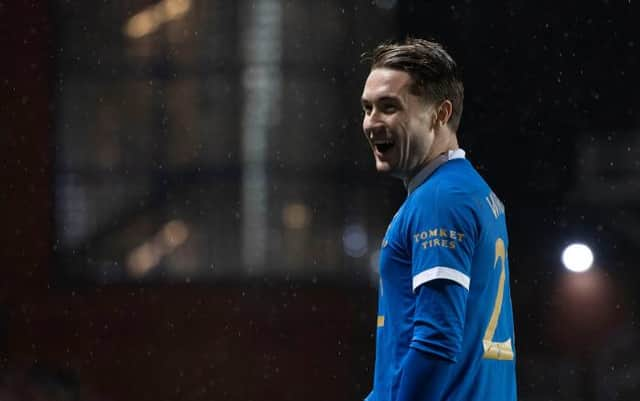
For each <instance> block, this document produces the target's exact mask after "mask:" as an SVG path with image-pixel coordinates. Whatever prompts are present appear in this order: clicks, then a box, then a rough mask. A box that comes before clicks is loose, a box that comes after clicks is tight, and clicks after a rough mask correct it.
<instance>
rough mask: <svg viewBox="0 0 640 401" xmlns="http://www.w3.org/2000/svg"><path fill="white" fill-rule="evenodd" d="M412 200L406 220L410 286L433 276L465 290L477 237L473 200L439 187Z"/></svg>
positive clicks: (469, 281) (434, 278) (459, 192)
mask: <svg viewBox="0 0 640 401" xmlns="http://www.w3.org/2000/svg"><path fill="white" fill-rule="evenodd" d="M422 195H423V196H420V197H418V198H417V199H415V200H414V207H413V208H412V212H411V213H410V215H409V220H408V235H409V236H410V238H408V241H410V244H411V246H410V249H411V269H412V287H413V291H414V292H415V291H416V289H417V288H418V287H419V286H421V285H422V284H425V283H428V282H430V281H432V280H436V279H447V280H451V281H454V282H455V283H457V284H459V285H461V286H462V287H464V288H466V289H467V290H469V286H470V283H471V271H470V270H471V260H472V257H473V250H474V248H475V246H476V243H477V241H478V236H479V228H478V227H479V225H478V217H477V214H476V212H475V210H474V206H473V205H474V203H473V199H472V198H471V197H470V196H469V194H467V193H465V192H464V191H460V190H458V191H455V190H451V189H447V188H443V187H442V186H441V187H439V188H436V190H435V191H434V192H433V193H425V194H422Z"/></svg>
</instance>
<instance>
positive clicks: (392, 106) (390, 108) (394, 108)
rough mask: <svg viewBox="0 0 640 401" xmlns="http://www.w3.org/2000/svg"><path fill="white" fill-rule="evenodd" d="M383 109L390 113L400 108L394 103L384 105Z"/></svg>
mask: <svg viewBox="0 0 640 401" xmlns="http://www.w3.org/2000/svg"><path fill="white" fill-rule="evenodd" d="M382 110H383V111H384V112H385V113H387V114H389V113H395V112H396V111H397V110H398V108H397V107H396V106H394V105H391V104H389V105H386V106H383V107H382Z"/></svg>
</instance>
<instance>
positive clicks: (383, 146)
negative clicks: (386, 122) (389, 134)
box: [373, 141, 393, 153]
mask: <svg viewBox="0 0 640 401" xmlns="http://www.w3.org/2000/svg"><path fill="white" fill-rule="evenodd" d="M373 146H375V148H376V150H377V151H378V152H380V153H385V152H387V151H388V150H389V149H391V148H392V147H393V142H392V141H376V142H374V144H373Z"/></svg>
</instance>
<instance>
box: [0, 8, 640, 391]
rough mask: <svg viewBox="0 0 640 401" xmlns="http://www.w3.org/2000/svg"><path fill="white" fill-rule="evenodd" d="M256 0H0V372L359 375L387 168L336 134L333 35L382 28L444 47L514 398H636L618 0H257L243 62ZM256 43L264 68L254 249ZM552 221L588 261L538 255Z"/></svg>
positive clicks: (312, 385) (355, 136) (13, 375)
mask: <svg viewBox="0 0 640 401" xmlns="http://www.w3.org/2000/svg"><path fill="white" fill-rule="evenodd" d="M258 3H260V2H258V1H256V2H252V1H241V2H237V3H236V2H219V3H216V5H215V6H214V5H204V3H202V2H194V3H193V7H192V10H191V11H190V12H189V14H187V16H186V17H185V18H183V19H182V20H176V21H173V22H170V23H168V24H167V25H166V26H164V27H160V29H159V30H158V31H157V32H156V33H153V34H151V35H149V37H148V38H146V39H141V40H137V41H135V40H130V39H128V38H126V37H125V36H124V35H123V33H122V25H123V24H124V21H126V20H127V18H129V17H131V16H132V15H133V14H135V13H136V12H138V11H140V10H142V9H144V8H145V7H146V6H149V4H151V3H149V2H143V1H131V2H125V1H121V2H115V3H95V4H94V3H86V4H75V3H73V4H72V3H68V2H64V1H56V2H52V3H46V2H29V1H27V2H24V1H14V2H0V22H1V23H0V29H1V35H0V43H1V44H2V53H3V57H2V62H1V63H0V72H1V75H0V78H1V81H0V86H1V87H2V90H1V91H0V93H1V99H0V121H1V123H0V127H1V128H0V152H1V153H2V155H1V157H0V161H1V163H2V164H1V165H0V174H1V177H2V181H1V182H2V190H1V191H0V202H1V209H0V210H2V216H1V217H2V221H3V222H4V223H5V224H4V227H3V229H2V230H0V233H1V234H0V235H1V237H0V241H1V243H2V245H1V246H0V251H1V252H2V253H1V254H0V260H2V263H3V270H2V271H3V273H4V274H3V276H4V279H3V280H2V285H1V286H0V353H1V368H2V383H1V388H0V398H1V399H8V400H13V399H18V400H22V399H25V400H26V399H47V400H48V399H53V400H75V399H82V400H85V399H86V400H93V399H97V400H133V399H138V400H140V399H145V400H146V399H148V400H151V399H153V400H155V399H167V400H169V399H170V400H294V399H296V400H298V399H307V400H316V399H317V400H326V399H334V400H357V399H362V398H363V397H364V396H365V395H366V394H367V393H368V391H369V388H370V385H371V377H372V367H373V352H374V340H375V339H374V324H373V323H374V321H375V315H376V310H375V308H376V297H377V295H376V279H375V263H371V262H370V260H375V248H376V244H377V242H378V241H379V238H381V236H382V234H383V232H384V229H385V227H386V224H387V222H388V220H389V219H390V217H391V216H392V215H393V213H394V212H395V209H396V208H397V207H398V206H399V205H400V203H401V202H402V200H403V198H404V192H403V189H402V186H401V185H400V184H399V183H398V182H395V181H393V180H391V179H389V178H383V177H377V176H376V175H375V173H374V172H373V163H372V160H371V156H370V155H369V153H368V150H367V148H366V145H365V143H364V140H363V139H362V138H361V134H360V118H361V116H360V111H359V105H358V102H359V94H360V91H361V87H362V84H363V82H364V79H365V77H366V73H367V68H366V65H363V64H361V63H360V62H359V58H360V54H361V53H362V52H364V51H367V50H370V49H371V48H372V47H373V46H374V45H375V44H377V43H378V42H379V41H380V40H384V39H394V38H401V37H404V36H405V35H414V36H420V37H428V38H434V39H436V40H439V41H442V42H443V43H444V44H445V45H446V47H447V48H448V49H449V50H450V52H451V53H452V55H453V56H454V58H455V59H456V60H457V61H458V62H459V64H461V65H462V66H463V70H464V78H465V95H466V98H465V110H464V113H463V119H462V126H461V130H460V133H459V138H460V142H461V144H462V147H463V148H464V149H465V150H466V151H467V157H468V158H469V159H470V160H471V161H472V163H473V164H474V165H475V166H476V167H477V168H478V169H479V170H480V172H481V173H482V174H483V175H484V176H485V177H486V179H487V181H488V182H489V183H490V184H491V185H492V187H493V188H494V190H495V192H496V193H498V194H499V196H500V197H501V198H502V200H503V201H504V203H505V205H506V207H507V217H508V223H509V230H510V249H509V252H510V264H511V286H512V297H513V304H514V312H515V318H516V335H517V338H516V341H517V343H516V349H517V353H518V380H519V383H518V384H519V393H520V399H521V400H630V401H631V400H637V399H638V398H640V389H639V388H638V383H639V382H640V373H638V372H640V369H639V368H640V360H639V359H640V358H639V354H638V353H637V349H638V342H639V341H638V340H639V338H640V337H639V334H640V333H639V331H638V321H637V314H638V297H637V290H638V282H639V281H638V274H637V271H636V269H637V260H638V258H637V256H636V252H635V251H636V250H637V248H638V245H640V228H639V227H640V214H639V213H638V212H639V205H640V178H639V177H640V176H639V173H640V118H639V115H638V106H639V103H640V100H639V98H638V94H637V90H638V88H639V87H640V85H639V74H638V58H639V55H640V52H639V51H638V46H639V45H640V43H639V39H640V35H638V34H637V26H636V25H637V22H636V21H637V19H638V17H640V13H639V12H638V11H639V10H638V6H637V4H636V2H633V1H620V2H614V1H603V2H577V1H575V2H547V1H542V2H535V3H534V2H527V3H525V2H503V3H500V2H498V3H492V4H491V5H488V4H485V3H482V2H474V1H466V2H463V3H460V4H456V5H452V4H446V3H444V2H434V1H430V2H417V1H397V2H396V1H376V2H366V1H359V2H355V3H352V2H340V1H337V0H336V1H322V2H314V3H313V4H311V3H303V2H293V1H289V2H286V1H282V2H269V1H266V3H269V4H279V7H280V10H281V12H280V14H278V15H279V17H278V18H279V19H276V23H277V24H279V25H277V27H279V28H277V29H276V30H277V31H278V32H280V34H276V35H275V39H274V40H275V41H277V43H279V48H280V49H281V50H280V53H279V54H280V56H279V58H277V60H276V61H273V60H271V59H269V60H267V61H266V62H265V61H264V60H260V59H258V60H257V61H256V60H255V59H253V58H252V57H251V56H250V55H249V56H248V55H247V54H251V51H247V50H246V45H247V43H248V42H250V41H251V38H252V36H250V35H249V34H247V32H250V27H252V26H257V25H259V24H256V20H252V19H251V17H250V16H249V15H251V13H252V11H251V10H255V9H256V7H259V4H258ZM263 3H264V2H263ZM258 9H259V8H258ZM259 10H260V9H259ZM256 15H261V14H260V12H258V13H256ZM261 21H262V20H261ZM265 21H266V22H265ZM262 22H263V23H265V24H268V23H273V21H271V22H269V20H264V21H262ZM196 31H197V34H196ZM185 38H188V39H185ZM247 38H249V39H247ZM256 38H258V39H256V40H260V38H261V36H260V35H257V36H256ZM265 43H267V42H265ZM267 44H268V43H267ZM257 45H258V46H263V45H265V44H264V43H262V44H261V43H258V44H257ZM271 45H273V43H271ZM256 62H257V63H258V64H260V63H266V64H268V65H269V66H271V67H274V66H275V67H274V68H273V69H271V70H269V69H267V72H268V73H269V74H272V75H269V79H270V80H271V81H270V82H271V83H273V82H277V83H278V86H276V92H274V93H276V94H277V96H275V97H268V98H267V99H268V101H269V104H276V105H277V107H276V108H275V111H274V110H271V111H269V114H268V115H269V116H268V119H267V123H266V126H265V127H266V128H265V129H264V132H265V135H266V139H267V141H268V150H267V151H266V152H265V154H264V156H265V160H264V161H263V162H262V164H259V166H258V167H259V169H262V170H264V171H265V174H266V177H267V178H266V182H267V185H266V186H265V187H264V188H266V189H265V191H266V192H265V193H264V194H263V195H261V196H263V198H260V199H261V201H260V202H259V203H260V205H262V209H260V210H262V211H258V212H255V213H258V214H257V216H261V217H260V218H262V219H263V221H264V223H265V225H264V227H266V228H264V231H263V234H262V235H263V237H262V238H263V240H264V244H263V253H262V254H260V256H261V257H260V258H259V260H260V261H262V262H260V263H257V264H256V263H255V262H251V261H247V260H245V259H243V254H244V250H245V249H249V248H246V243H247V235H249V234H247V232H246V231H243V230H244V229H243V227H246V222H247V220H248V218H247V217H246V216H247V215H248V214H249V213H254V211H251V212H250V211H249V210H248V209H247V206H246V205H245V204H243V188H244V187H242V182H244V181H243V180H247V175H246V172H247V171H250V167H249V165H248V164H247V162H246V160H245V159H244V156H243V150H242V149H244V148H243V141H246V137H245V136H243V135H244V134H243V133H246V132H247V130H248V128H247V123H246V121H254V120H257V117H255V113H258V111H257V110H256V109H253V108H251V109H249V108H248V107H247V105H252V104H253V105H254V106H255V105H256V104H258V105H261V104H263V103H261V102H260V101H255V100H254V103H251V101H252V100H251V99H252V96H253V95H252V92H251V90H250V89H247V84H246V81H245V80H244V79H245V78H244V76H243V75H242V74H243V73H242V71H245V70H246V69H247V68H248V67H250V65H251V63H256ZM269 63H272V64H269ZM274 77H275V78H277V79H276V80H274V79H273V78H274ZM150 83H152V84H150ZM147 85H149V86H150V87H151V89H149V86H147ZM272 94H273V93H272ZM256 98H257V99H260V98H259V97H256ZM256 102H257V103H256ZM274 116H275V117H274ZM262 170H260V171H262ZM78 194H80V195H78ZM292 204H295V205H298V206H300V205H302V207H303V210H306V212H305V213H308V214H309V215H305V214H304V213H303V215H305V216H306V219H307V220H306V223H305V224H302V225H301V226H300V227H296V226H295V224H293V226H292V225H291V224H289V223H287V221H288V220H287V219H286V218H284V217H283V216H285V214H286V213H285V212H284V211H285V210H289V209H287V208H288V206H291V205H292ZM78 205H79V206H78ZM243 205H244V206H243ZM252 216H253V215H252ZM309 216H310V217H309ZM309 219H310V222H309ZM169 220H170V221H180V222H185V224H186V226H187V227H189V229H190V230H191V231H190V233H192V234H191V235H190V236H189V237H188V239H187V241H186V242H185V243H184V244H182V245H180V246H179V247H178V248H177V249H176V250H175V252H174V253H173V254H168V255H167V256H166V257H165V258H164V259H162V260H161V261H160V262H159V263H158V265H157V266H156V267H154V268H153V269H152V270H150V271H149V272H148V273H147V274H146V275H143V276H140V275H134V274H132V273H131V271H128V270H127V268H126V266H127V265H126V263H127V260H128V259H127V252H128V251H129V250H130V249H132V248H134V247H135V246H137V245H138V244H140V243H142V242H144V241H145V238H149V237H152V236H153V235H154V233H156V232H158V230H160V229H161V228H162V227H163V224H165V223H166V222H167V221H169ZM294 220H295V219H294ZM303 220H304V219H303ZM287 224H289V225H287ZM347 228H349V230H351V231H349V230H347ZM354 230H355V231H354ZM349 232H350V233H353V232H356V234H357V235H356V237H357V238H359V239H361V240H362V238H363V235H364V242H365V245H366V246H364V247H361V248H362V249H356V251H358V252H359V251H360V250H361V251H362V252H364V254H360V253H358V252H356V253H357V255H356V254H354V252H353V251H351V253H349V252H347V250H346V248H344V249H343V246H346V245H345V244H346V243H347V241H346V240H345V239H344V238H346V237H349V236H348V235H347V233H349ZM354 235H355V234H354ZM258 238H260V237H258ZM574 241H578V242H585V243H587V244H589V245H590V246H591V247H592V249H593V250H594V254H595V266H594V268H593V269H592V270H591V271H589V272H588V273H584V274H582V275H578V274H573V273H568V272H566V271H565V270H564V269H563V267H562V265H561V262H560V254H561V251H562V249H563V248H564V246H566V245H568V244H569V243H571V242H574ZM356 242H357V241H356ZM210 266H215V268H211V269H209V267H210ZM37 397H41V398H37Z"/></svg>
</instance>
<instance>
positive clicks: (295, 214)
mask: <svg viewBox="0 0 640 401" xmlns="http://www.w3.org/2000/svg"><path fill="white" fill-rule="evenodd" d="M282 222H283V223H284V225H285V227H287V228H289V229H292V230H300V229H303V228H305V227H307V226H308V225H309V223H310V222H311V211H310V210H309V207H307V206H306V205H305V204H303V203H289V204H287V206H285V207H284V209H283V210H282Z"/></svg>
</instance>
